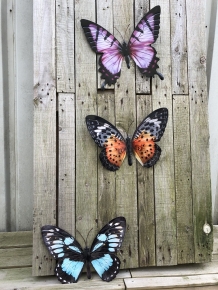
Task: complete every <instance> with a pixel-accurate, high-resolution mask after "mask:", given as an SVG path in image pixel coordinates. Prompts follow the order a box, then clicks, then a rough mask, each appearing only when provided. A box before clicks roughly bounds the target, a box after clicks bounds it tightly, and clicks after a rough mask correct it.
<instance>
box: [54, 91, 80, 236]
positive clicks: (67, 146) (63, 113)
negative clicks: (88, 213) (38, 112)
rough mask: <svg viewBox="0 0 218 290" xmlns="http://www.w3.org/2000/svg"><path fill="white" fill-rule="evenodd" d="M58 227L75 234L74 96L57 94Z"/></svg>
mask: <svg viewBox="0 0 218 290" xmlns="http://www.w3.org/2000/svg"><path fill="white" fill-rule="evenodd" d="M58 111H59V146H58V148H59V163H58V175H59V178H58V179H59V182H58V184H59V191H58V226H59V227H60V228H63V229H65V230H66V231H68V232H69V233H70V234H73V235H74V234H75V206H76V204H75V175H76V172H75V153H76V152H75V150H74V148H75V95H74V94H64V93H59V94H58Z"/></svg>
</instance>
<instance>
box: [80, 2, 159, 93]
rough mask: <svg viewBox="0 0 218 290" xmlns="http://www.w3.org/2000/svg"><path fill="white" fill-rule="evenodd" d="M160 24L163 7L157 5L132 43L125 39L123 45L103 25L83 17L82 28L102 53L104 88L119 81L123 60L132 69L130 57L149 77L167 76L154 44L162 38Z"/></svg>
mask: <svg viewBox="0 0 218 290" xmlns="http://www.w3.org/2000/svg"><path fill="white" fill-rule="evenodd" d="M159 24H160V6H155V7H154V8H152V9H151V10H150V11H149V12H148V13H147V14H145V16H144V17H143V18H142V19H141V20H140V21H139V23H138V25H137V26H136V28H135V30H134V31H133V33H132V35H131V37H130V40H129V42H128V44H127V43H126V42H125V41H124V42H123V44H121V43H120V42H119V41H118V40H117V39H116V38H115V37H114V36H113V35H112V34H111V33H110V32H108V31H107V30H106V29H105V28H103V27H102V26H100V25H98V24H97V23H94V22H92V21H89V20H86V19H81V25H82V28H83V30H84V33H85V36H86V38H87V40H88V42H89V44H90V46H91V48H92V50H93V51H94V52H96V53H100V54H102V55H101V57H100V59H99V65H100V68H99V72H101V78H102V79H104V80H105V81H104V82H103V84H102V88H104V86H105V85H106V84H108V85H109V86H111V85H112V84H115V83H116V81H117V79H118V78H119V77H120V70H121V64H122V61H123V59H125V61H126V64H127V67H128V68H130V57H131V58H132V59H133V60H134V61H135V63H136V65H137V66H138V67H139V70H140V72H141V73H142V74H145V76H146V77H153V76H154V75H155V74H157V75H158V76H159V77H160V79H161V80H163V79H164V78H163V76H162V74H161V73H159V72H158V71H157V68H158V67H159V66H158V64H157V62H158V61H159V58H158V57H156V54H157V52H156V50H155V48H154V47H152V46H151V44H152V43H154V42H155V41H156V39H157V37H158V34H159V29H160V25H159Z"/></svg>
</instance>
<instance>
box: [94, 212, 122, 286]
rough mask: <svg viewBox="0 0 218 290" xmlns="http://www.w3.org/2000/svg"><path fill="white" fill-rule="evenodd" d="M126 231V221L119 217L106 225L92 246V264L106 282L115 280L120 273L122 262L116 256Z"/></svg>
mask: <svg viewBox="0 0 218 290" xmlns="http://www.w3.org/2000/svg"><path fill="white" fill-rule="evenodd" d="M125 231H126V219H125V218H124V217H117V218H115V219H113V220H111V221H110V222H109V223H108V224H106V225H105V226H104V227H103V228H102V229H101V230H100V231H99V233H98V234H97V236H96V237H95V239H94V241H93V243H92V246H91V251H90V252H91V264H92V266H93V267H94V268H95V270H96V272H97V273H98V275H99V276H100V277H101V279H102V280H104V281H107V282H109V281H111V280H113V279H114V278H115V277H116V275H117V274H118V272H119V269H120V260H119V258H118V257H117V256H116V253H117V250H118V249H119V248H120V247H121V245H122V242H123V239H124V235H125Z"/></svg>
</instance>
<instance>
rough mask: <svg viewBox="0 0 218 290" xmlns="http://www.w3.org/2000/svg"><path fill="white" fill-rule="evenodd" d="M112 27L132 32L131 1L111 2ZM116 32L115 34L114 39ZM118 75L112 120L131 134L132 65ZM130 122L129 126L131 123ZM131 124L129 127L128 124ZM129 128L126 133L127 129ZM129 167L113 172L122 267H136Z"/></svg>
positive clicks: (133, 192)
mask: <svg viewBox="0 0 218 290" xmlns="http://www.w3.org/2000/svg"><path fill="white" fill-rule="evenodd" d="M113 11H114V26H115V27H118V25H119V31H120V33H121V34H122V35H124V33H125V30H126V28H127V27H128V25H129V24H130V26H129V29H128V30H127V35H128V34H129V31H132V30H133V25H134V23H133V19H134V18H133V1H132V0H128V1H126V0H123V1H119V2H117V1H115V2H113ZM116 36H117V33H116V34H115V37H116ZM122 68H123V70H122V74H121V77H120V78H119V79H118V81H117V83H116V85H115V119H116V127H118V129H120V130H121V132H128V131H129V132H128V133H129V134H131V135H132V133H133V130H134V128H135V126H136V105H135V66H134V63H133V62H131V65H130V69H127V68H126V63H125V62H123V64H122ZM132 122H133V123H132ZM131 123H132V125H131V127H130V124H131ZM128 129H130V130H128ZM135 164H136V163H135V161H134V160H133V166H132V167H129V166H128V164H127V158H126V159H125V161H124V163H123V165H122V166H121V168H120V169H119V170H118V171H117V172H116V207H117V215H123V216H124V217H125V218H126V221H127V231H126V235H125V240H124V243H123V245H122V255H120V259H121V262H122V267H125V268H128V267H130V268H132V267H138V234H137V233H138V217H137V213H138V212H137V179H136V166H135Z"/></svg>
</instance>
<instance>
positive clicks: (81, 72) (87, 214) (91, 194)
mask: <svg viewBox="0 0 218 290" xmlns="http://www.w3.org/2000/svg"><path fill="white" fill-rule="evenodd" d="M95 13H96V11H95V1H87V0H79V1H76V3H75V39H77V41H76V43H75V56H76V59H75V64H76V229H77V230H79V232H80V233H81V234H82V235H84V237H86V235H87V234H88V232H89V230H90V229H91V228H93V230H92V231H91V233H90V235H89V241H90V242H89V244H90V243H91V241H92V240H93V239H94V236H95V234H96V228H97V220H96V219H97V192H98V189H97V172H98V170H97V162H96V160H97V159H96V158H97V155H96V154H97V148H96V145H95V143H94V142H93V141H92V138H91V136H90V135H89V133H88V131H87V128H86V124H85V117H86V116H87V115H89V114H96V113H97V104H96V102H97V101H96V98H97V90H96V84H97V77H96V55H95V53H93V51H92V50H91V49H90V47H89V45H88V44H87V43H86V38H85V35H84V32H83V29H82V28H81V24H80V20H81V19H82V18H85V19H89V20H91V21H95ZM81 44H83V45H81ZM93 160H94V162H93ZM77 237H78V240H79V241H81V244H82V245H83V243H84V242H83V241H82V239H81V237H80V235H77Z"/></svg>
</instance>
